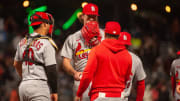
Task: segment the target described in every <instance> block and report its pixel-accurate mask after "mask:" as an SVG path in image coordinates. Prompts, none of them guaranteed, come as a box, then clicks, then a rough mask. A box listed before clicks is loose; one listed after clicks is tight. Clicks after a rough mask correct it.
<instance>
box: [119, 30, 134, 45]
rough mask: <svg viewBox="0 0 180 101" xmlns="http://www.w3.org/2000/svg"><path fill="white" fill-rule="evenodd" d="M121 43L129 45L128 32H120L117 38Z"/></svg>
mask: <svg viewBox="0 0 180 101" xmlns="http://www.w3.org/2000/svg"><path fill="white" fill-rule="evenodd" d="M118 40H119V41H120V42H121V43H122V44H123V45H131V35H130V33H128V32H120V35H119V39H118Z"/></svg>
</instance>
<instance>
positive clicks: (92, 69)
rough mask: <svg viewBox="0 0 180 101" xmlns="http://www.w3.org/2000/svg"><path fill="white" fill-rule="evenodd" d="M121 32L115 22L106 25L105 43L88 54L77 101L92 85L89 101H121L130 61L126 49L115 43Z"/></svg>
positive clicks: (118, 42) (128, 74)
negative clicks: (90, 84)
mask: <svg viewBox="0 0 180 101" xmlns="http://www.w3.org/2000/svg"><path fill="white" fill-rule="evenodd" d="M120 31H121V27H120V25H119V23H118V22H113V21H110V22H107V23H106V26H105V38H106V39H105V40H104V41H103V42H102V43H101V44H100V45H98V46H96V47H94V48H93V49H92V50H91V52H90V53H89V57H88V62H87V65H86V67H85V70H84V72H83V76H82V79H81V81H80V86H79V89H78V92H77V96H76V99H75V100H76V101H79V100H80V98H81V96H82V94H83V92H84V91H85V90H86V89H87V87H88V85H89V83H90V82H91V81H92V86H91V90H90V92H89V95H90V99H91V101H94V100H96V101H104V100H105V101H117V100H118V101H124V96H122V95H121V93H122V92H123V90H124V88H125V86H126V83H127V81H128V80H129V79H130V78H129V77H130V75H131V67H132V59H131V56H130V54H129V53H128V50H127V49H126V47H125V46H124V45H122V43H120V41H118V37H119V34H120Z"/></svg>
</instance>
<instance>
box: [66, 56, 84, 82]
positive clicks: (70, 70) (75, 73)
mask: <svg viewBox="0 0 180 101" xmlns="http://www.w3.org/2000/svg"><path fill="white" fill-rule="evenodd" d="M63 68H64V70H65V71H66V72H67V73H68V74H70V75H72V76H73V77H74V79H75V80H77V81H79V80H80V79H81V75H82V72H78V71H76V70H75V69H74V68H73V67H72V65H71V59H68V58H65V57H64V59H63Z"/></svg>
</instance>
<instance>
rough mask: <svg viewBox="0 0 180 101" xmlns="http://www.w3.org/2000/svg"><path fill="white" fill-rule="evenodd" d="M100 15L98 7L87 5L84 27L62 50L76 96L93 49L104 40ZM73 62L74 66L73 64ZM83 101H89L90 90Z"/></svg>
mask: <svg viewBox="0 0 180 101" xmlns="http://www.w3.org/2000/svg"><path fill="white" fill-rule="evenodd" d="M98 15H99V14H98V7H97V6H96V5H95V4H92V3H89V4H87V5H85V6H84V8H83V23H84V26H83V27H82V29H81V30H79V31H77V32H76V33H74V34H72V35H70V36H69V37H68V38H67V39H66V41H65V43H64V45H63V48H62V50H61V56H62V57H63V67H64V70H65V71H66V72H67V73H69V74H70V75H72V76H73V77H74V85H73V93H74V96H75V95H76V92H77V89H78V86H79V82H80V81H79V80H80V77H81V74H82V72H83V70H84V67H85V66H86V63H87V59H88V54H89V52H90V50H91V48H92V47H94V46H96V45H97V44H99V43H100V41H101V40H103V38H104V35H103V33H102V32H100V31H101V30H99V26H98V23H97V20H98V18H97V17H98ZM99 32H100V33H99ZM72 61H73V64H71V62H72ZM82 100H83V101H89V96H88V90H87V91H86V92H85V93H84V95H83V97H82Z"/></svg>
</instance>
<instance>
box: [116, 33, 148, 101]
mask: <svg viewBox="0 0 180 101" xmlns="http://www.w3.org/2000/svg"><path fill="white" fill-rule="evenodd" d="M119 41H120V42H121V43H123V44H124V45H126V48H128V46H129V45H131V35H130V34H129V33H128V32H121V33H120V35H119ZM129 54H130V55H131V57H132V70H131V73H132V74H131V75H130V79H129V80H128V82H127V84H126V88H125V89H124V91H123V92H122V93H121V94H122V95H123V96H124V97H125V98H126V100H128V96H129V95H130V92H131V88H132V82H133V79H134V78H135V79H136V81H137V85H136V86H137V87H136V94H137V96H136V101H143V96H144V90H145V78H146V74H145V72H144V69H143V65H142V62H141V59H140V58H139V57H138V56H137V55H135V54H134V53H132V52H130V51H129Z"/></svg>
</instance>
